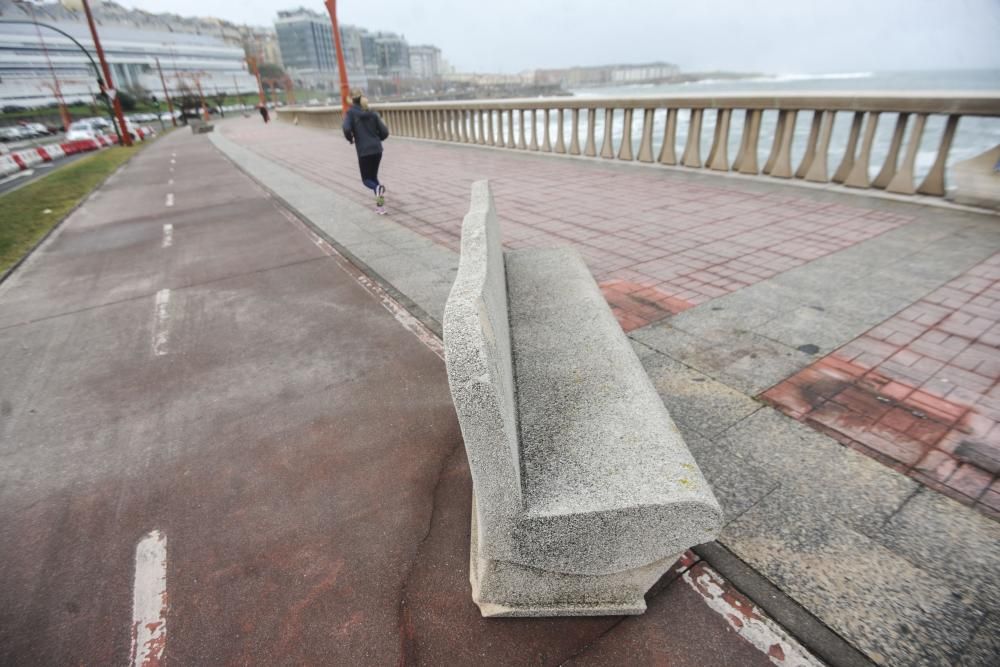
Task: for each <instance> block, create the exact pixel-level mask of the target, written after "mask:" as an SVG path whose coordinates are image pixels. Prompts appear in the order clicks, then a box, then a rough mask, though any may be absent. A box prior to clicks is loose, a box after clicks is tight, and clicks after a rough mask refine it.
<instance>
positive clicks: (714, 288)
mask: <svg viewBox="0 0 1000 667" xmlns="http://www.w3.org/2000/svg"><path fill="white" fill-rule="evenodd" d="M262 129H263V128H262V127H261V126H260V125H252V124H245V125H242V126H240V127H227V128H226V132H227V135H228V136H231V137H232V138H233V139H235V140H236V141H239V142H243V143H246V144H248V145H251V146H252V148H253V150H254V151H256V152H257V153H259V154H260V155H262V156H265V157H267V158H268V159H269V160H272V161H274V162H276V163H278V164H281V165H283V166H285V167H287V168H289V169H291V170H293V171H295V172H297V173H299V174H301V175H302V176H304V177H306V178H308V179H310V180H313V181H315V182H317V183H319V184H322V185H324V186H326V187H329V188H331V189H332V190H334V191H336V192H338V193H340V194H342V195H343V196H345V197H347V198H350V199H351V200H353V201H355V202H357V203H358V204H360V205H363V206H369V205H370V204H371V197H370V196H369V194H368V191H367V190H365V189H364V188H363V187H361V186H360V183H359V181H358V175H357V165H356V162H355V161H354V159H353V155H352V152H351V151H352V148H351V147H350V146H349V145H348V144H347V143H346V142H345V141H343V139H342V137H341V136H339V134H338V133H336V132H318V131H313V130H305V131H303V130H300V129H299V128H295V127H292V126H290V125H287V124H284V123H280V122H279V123H274V124H272V125H270V126H269V127H268V128H267V132H266V133H265V132H262ZM580 166H581V163H580V161H576V160H545V161H541V160H531V159H525V156H524V155H516V154H511V153H510V152H506V151H496V150H458V151H456V150H455V147H453V146H440V145H436V144H433V143H429V142H415V141H405V140H404V141H395V142H390V144H389V148H388V150H387V152H386V157H385V159H384V162H383V167H382V172H381V176H382V180H383V181H384V182H385V183H386V184H387V187H388V188H389V196H388V199H389V210H390V214H391V216H392V219H393V220H394V221H395V222H397V223H399V224H400V225H403V226H405V227H407V228H410V229H412V230H413V231H415V232H417V233H419V234H421V235H423V236H425V237H427V238H429V239H431V240H433V241H434V242H436V243H438V244H440V245H442V246H445V247H447V248H450V249H451V250H454V251H456V252H457V250H458V242H459V230H460V221H461V219H462V217H463V216H464V215H465V212H466V210H467V208H468V197H469V184H470V183H471V182H472V181H473V180H475V179H478V178H486V177H488V178H490V179H491V182H492V185H493V189H494V194H495V196H496V199H497V202H498V205H497V206H498V214H499V216H500V218H501V224H502V227H503V231H504V236H505V245H506V246H507V247H509V248H512V249H513V248H524V247H537V246H549V245H567V244H568V245H572V246H574V247H575V248H577V250H579V252H580V253H581V254H582V255H583V256H584V257H585V258H586V260H587V264H588V266H589V267H590V269H591V271H592V272H593V273H594V276H595V278H596V279H597V281H598V283H599V284H600V285H601V288H602V290H603V291H604V294H605V296H606V298H607V300H608V302H609V304H610V305H611V307H612V310H613V311H614V312H615V314H616V316H617V317H618V319H619V322H620V323H621V325H622V327H623V328H624V329H625V330H626V331H632V330H635V329H638V328H640V327H643V326H646V325H648V324H650V323H652V322H656V321H660V320H663V319H665V318H668V317H669V316H670V315H672V314H676V313H679V312H682V311H684V310H687V309H688V308H691V307H693V306H697V305H700V304H703V303H705V302H707V301H709V300H711V299H713V298H715V297H719V296H722V295H725V294H729V293H732V292H735V291H738V290H740V289H742V288H744V287H747V286H748V285H752V284H755V283H759V282H761V281H766V280H767V279H769V278H773V277H774V276H776V275H779V274H781V273H784V272H787V271H788V270H790V269H794V268H796V267H800V266H803V265H806V264H808V263H810V262H812V261H814V260H816V259H819V258H821V257H824V256H828V255H830V254H832V253H836V252H838V251H842V250H844V249H846V248H849V247H852V246H855V245H856V244H859V243H861V242H863V241H866V240H869V239H872V238H875V237H877V236H879V235H881V234H884V233H885V232H888V231H890V230H892V229H896V228H898V227H900V226H903V225H906V224H908V223H911V222H913V221H914V220H915V218H914V216H912V215H908V214H906V213H900V212H896V211H885V210H879V209H873V208H871V207H870V206H867V205H866V203H865V202H866V200H864V199H857V201H856V202H850V203H843V202H840V201H824V200H817V199H815V198H810V197H807V196H797V195H794V194H792V195H790V194H786V193H774V192H767V191H758V190H754V189H752V188H749V187H745V186H743V187H741V186H742V183H734V182H730V181H724V180H720V181H719V182H718V184H717V185H708V184H703V183H698V184H691V183H687V182H684V181H681V180H678V181H669V180H666V181H665V180H664V179H663V178H662V177H661V175H660V174H657V173H655V172H653V173H651V172H650V170H646V169H636V170H628V171H622V170H620V169H617V170H610V169H600V168H590V169H581V168H580ZM589 166H591V165H589V164H588V167H589ZM553 184H555V185H553ZM998 266H1000V259H997V257H993V258H991V259H988V260H986V261H985V262H983V264H982V265H981V266H977V267H975V268H973V269H970V270H969V271H968V272H967V273H966V274H963V275H961V276H959V277H957V278H955V279H954V280H953V281H952V282H950V283H948V284H947V285H945V286H942V287H941V288H939V289H938V290H937V291H935V292H933V293H931V294H928V295H927V296H926V297H924V298H923V299H921V300H920V301H918V302H917V303H914V304H913V305H912V306H910V307H909V308H907V309H906V310H903V311H902V312H899V313H898V314H897V315H895V316H893V317H891V318H890V319H889V320H887V321H886V322H884V323H883V324H881V325H879V326H878V327H875V328H874V329H872V330H871V331H869V332H867V333H866V334H864V335H862V336H861V337H859V338H858V339H857V340H854V341H851V342H850V343H848V344H847V345H845V346H844V347H842V348H840V349H838V350H837V351H836V352H835V353H834V354H832V355H830V357H828V358H827V359H823V360H822V361H820V362H818V363H817V364H815V366H813V367H810V368H808V369H806V370H803V371H802V373H801V374H798V375H795V376H794V377H793V378H790V379H789V380H788V381H787V382H785V383H783V384H781V385H779V386H776V387H774V388H773V389H771V390H770V391H768V392H766V393H765V394H764V396H763V398H765V399H766V400H768V401H769V402H771V403H773V404H775V405H776V406H778V407H780V408H781V409H783V410H784V411H785V412H786V413H788V414H790V415H792V416H795V417H796V418H799V419H802V420H805V421H807V422H808V423H810V424H812V425H814V426H817V427H819V428H821V429H823V430H825V431H827V432H831V433H833V434H835V436H836V437H837V438H838V439H840V440H841V441H842V442H844V443H845V444H849V445H850V446H853V447H856V448H858V449H859V450H861V451H864V452H865V453H868V454H870V455H873V456H875V457H876V458H878V459H879V460H881V461H883V462H885V463H888V464H889V465H892V466H893V467H895V468H897V469H899V470H901V471H904V472H906V473H908V474H910V475H912V476H913V477H914V478H916V479H918V480H920V481H921V482H923V483H925V484H927V485H928V486H931V487H932V488H935V489H938V490H941V491H944V492H946V493H948V494H949V495H951V496H952V497H954V498H956V499H958V500H960V501H961V502H964V503H967V504H975V505H977V507H979V508H980V509H982V510H983V511H985V512H986V513H988V514H990V515H993V516H996V515H998V514H1000V481H998V480H997V478H996V473H997V472H998V470H1000V426H997V422H998V421H1000V389H998V388H997V380H998V378H1000V351H998V347H997V346H998V344H1000V301H997V299H1000V295H998V294H997V292H998V289H1000V288H998V287H997V279H998V268H997V267H998ZM845 362H853V364H851V363H845ZM889 380H895V382H894V383H893V384H891V385H887V383H888V381H889ZM827 399H831V400H827Z"/></svg>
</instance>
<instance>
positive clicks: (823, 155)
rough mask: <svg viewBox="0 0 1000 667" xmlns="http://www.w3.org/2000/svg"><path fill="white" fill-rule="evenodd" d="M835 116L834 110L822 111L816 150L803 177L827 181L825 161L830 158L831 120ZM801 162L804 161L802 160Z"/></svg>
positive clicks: (810, 179)
mask: <svg viewBox="0 0 1000 667" xmlns="http://www.w3.org/2000/svg"><path fill="white" fill-rule="evenodd" d="M836 118H837V113H836V112H835V111H824V112H823V113H822V118H821V120H820V129H819V142H818V144H817V145H816V152H815V154H814V155H813V156H812V158H811V159H810V160H809V167H808V168H807V169H806V173H805V176H804V177H803V178H805V179H806V180H807V181H812V182H814V183H829V182H830V176H829V175H828V174H827V171H826V169H827V162H829V159H830V137H832V136H833V122H834V120H836ZM803 163H805V161H804V160H803Z"/></svg>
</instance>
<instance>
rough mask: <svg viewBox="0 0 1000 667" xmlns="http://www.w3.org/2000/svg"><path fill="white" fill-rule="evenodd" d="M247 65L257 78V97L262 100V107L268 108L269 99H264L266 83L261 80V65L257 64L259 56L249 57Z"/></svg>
mask: <svg viewBox="0 0 1000 667" xmlns="http://www.w3.org/2000/svg"><path fill="white" fill-rule="evenodd" d="M247 65H249V66H250V69H251V70H252V71H253V75H254V76H255V77H256V78H257V96H258V97H259V98H260V105H261V106H262V107H263V106H267V98H266V97H264V82H263V81H261V80H260V64H259V63H258V62H257V56H247Z"/></svg>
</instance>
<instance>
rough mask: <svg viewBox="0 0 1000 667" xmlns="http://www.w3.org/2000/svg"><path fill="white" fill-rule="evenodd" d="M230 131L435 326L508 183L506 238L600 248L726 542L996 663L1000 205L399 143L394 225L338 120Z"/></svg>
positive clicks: (392, 188)
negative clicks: (491, 205)
mask: <svg viewBox="0 0 1000 667" xmlns="http://www.w3.org/2000/svg"><path fill="white" fill-rule="evenodd" d="M209 138H210V140H211V141H212V142H213V143H214V144H215V145H216V146H217V147H218V148H219V149H220V150H222V151H223V152H224V153H226V154H227V155H228V156H229V157H230V158H231V159H233V160H234V161H235V162H236V163H237V164H239V165H240V166H241V167H242V168H243V169H244V170H246V171H247V172H248V173H250V174H251V175H253V176H254V177H255V178H256V179H258V180H259V181H260V182H261V183H262V184H264V185H265V186H266V187H267V188H269V189H270V190H271V191H272V192H273V193H275V194H276V195H277V196H279V197H281V198H282V199H283V200H284V201H285V202H286V203H288V204H289V205H291V206H292V207H293V208H294V209H296V210H297V211H298V213H299V214H300V215H301V216H302V217H303V218H304V219H306V220H308V221H309V222H310V223H311V224H312V225H313V226H314V228H315V229H316V230H317V232H318V233H320V234H322V235H324V236H325V237H326V238H327V239H328V240H330V241H331V242H333V243H334V244H335V245H337V246H338V247H339V248H340V249H341V251H343V252H345V253H347V254H348V255H349V256H350V257H351V258H352V261H354V262H355V263H356V264H357V265H358V266H362V267H363V268H364V270H365V271H366V272H368V275H371V276H373V277H374V278H376V280H378V281H379V282H380V283H382V284H384V285H387V286H389V287H388V289H392V290H395V294H396V296H397V298H398V299H400V300H401V302H402V303H404V304H406V305H407V307H408V308H410V309H411V312H414V313H415V314H416V315H417V316H418V317H419V318H421V319H422V320H423V321H425V322H426V323H427V324H428V326H430V327H431V328H432V329H435V330H437V331H440V319H441V317H442V313H443V308H444V302H445V299H446V298H447V294H448V290H449V289H450V286H451V283H452V281H453V278H454V272H455V269H456V266H457V253H456V251H457V249H458V247H457V240H458V234H459V229H460V223H461V220H462V218H463V216H464V215H465V213H466V210H467V207H468V196H469V195H468V193H469V186H470V184H471V182H472V181H473V180H475V179H479V178H489V179H490V180H491V182H492V183H493V185H494V191H495V195H496V200H497V207H498V210H499V214H500V216H501V218H502V224H503V228H504V232H505V235H506V243H507V245H508V247H529V246H542V245H555V244H571V245H573V246H575V247H576V248H577V249H579V250H580V252H581V253H582V254H583V255H584V256H585V257H586V258H587V261H588V264H589V266H590V267H591V269H592V270H593V272H594V274H595V276H596V277H597V279H598V280H599V281H600V282H601V283H602V285H603V287H604V291H605V294H606V296H607V297H608V300H609V301H610V303H611V305H612V307H613V308H614V309H615V311H616V312H617V314H618V317H619V320H620V321H621V323H622V325H623V327H624V328H626V329H628V330H629V336H630V338H631V339H632V341H633V344H634V346H635V349H636V352H637V353H638V354H639V356H640V359H641V361H642V363H643V365H644V367H645V369H646V371H647V373H648V374H649V377H650V379H651V380H652V382H653V383H654V385H655V387H656V389H657V390H658V392H659V394H660V396H661V398H662V399H663V401H664V404H665V405H666V406H667V408H668V409H669V410H670V413H671V415H672V416H673V418H674V420H675V422H676V423H677V426H678V428H679V429H680V431H681V433H682V434H683V435H684V438H685V440H686V442H687V443H688V446H689V448H690V449H691V452H692V453H693V454H694V456H695V458H696V459H697V460H698V463H699V465H700V466H701V468H702V471H703V472H704V473H705V475H706V477H707V479H708V481H709V482H710V483H711V484H712V487H713V489H714V491H715V493H716V495H717V497H718V498H719V501H720V503H721V505H722V506H723V510H724V512H725V515H726V519H725V527H724V529H723V531H722V534H721V535H720V536H719V539H718V543H719V545H721V546H722V547H724V548H725V549H727V550H729V551H730V552H732V553H733V554H734V555H735V556H736V557H738V558H739V559H740V560H741V561H742V562H743V563H745V564H747V565H749V566H750V567H752V568H753V569H755V570H756V571H757V572H759V573H760V574H761V575H763V576H764V577H765V578H766V579H767V580H768V581H769V582H771V583H772V584H773V585H775V586H777V587H778V588H779V589H781V591H783V592H784V593H785V594H787V595H788V596H790V597H791V598H792V599H793V600H794V601H795V603H797V605H801V607H802V608H804V609H805V610H808V612H809V613H810V614H812V615H813V616H814V617H816V618H817V619H819V621H820V622H821V623H822V624H824V625H825V626H827V627H828V628H830V629H832V630H833V631H834V632H836V633H837V634H839V635H840V636H841V637H842V638H844V639H846V640H847V641H848V642H849V643H850V644H851V645H853V646H854V647H855V648H857V649H858V650H860V651H863V652H864V653H865V654H866V655H867V656H868V658H870V659H871V660H872V661H874V662H876V663H878V664H885V665H965V666H971V665H990V666H992V665H996V664H1000V644H998V640H997V638H998V637H1000V522H998V521H996V517H995V515H993V514H992V512H991V503H992V502H993V500H994V497H993V496H992V495H991V493H992V491H991V490H988V489H987V488H986V487H985V486H983V485H984V484H985V483H987V479H988V484H993V483H994V478H993V477H994V476H993V474H992V473H990V472H989V471H990V466H991V465H992V464H991V460H992V459H993V458H996V453H997V450H998V446H997V444H998V443H997V441H996V433H995V431H993V430H992V426H990V425H989V424H988V423H987V422H986V421H985V419H984V418H986V419H994V420H995V413H991V412H990V410H995V405H994V404H992V403H991V402H990V401H991V400H993V399H995V398H996V395H995V393H993V394H992V395H991V392H995V382H996V379H997V376H998V370H997V369H996V368H995V367H993V366H991V364H995V362H996V360H997V354H998V352H997V348H996V345H997V342H996V341H995V339H994V338H993V337H992V336H993V334H991V329H992V328H994V327H995V325H996V320H997V319H998V316H1000V313H997V312H995V311H997V310H1000V309H997V308H995V307H993V306H994V304H993V303H992V302H991V301H990V300H991V299H994V298H995V296H992V292H991V291H990V290H991V289H995V281H996V275H995V271H996V261H997V260H996V255H997V253H998V252H1000V218H998V217H997V216H994V215H984V214H980V213H973V212H963V211H957V210H954V209H946V208H940V207H931V206H926V205H922V204H920V203H908V202H897V201H888V200H885V199H878V198H873V197H867V196H856V195H853V194H846V193H842V192H831V191H824V190H820V189H814V188H800V187H792V186H789V185H786V184H784V183H783V182H781V181H779V180H778V179H768V178H736V177H732V178H730V177H723V176H719V175H716V174H712V173H710V172H705V171H695V170H681V169H667V168H660V167H656V166H640V165H626V164H622V163H620V162H618V161H614V160H609V161H603V160H585V159H572V158H560V157H554V156H540V155H534V154H531V153H528V152H521V151H510V150H491V149H485V148H480V147H475V146H462V145H455V144H438V143H433V142H422V141H416V140H404V139H390V141H389V143H388V145H387V152H386V156H385V160H384V165H383V173H382V176H383V180H384V181H385V182H386V184H387V186H388V187H389V212H390V214H389V215H388V216H384V217H381V216H377V215H375V214H374V212H373V211H372V202H371V201H370V199H369V196H368V195H367V193H366V192H365V191H364V190H363V189H362V187H361V186H360V183H359V182H358V176H357V172H356V166H355V165H356V161H355V157H354V155H353V148H352V147H351V146H349V145H348V144H347V143H346V142H344V141H343V139H342V138H341V137H340V136H339V135H338V133H336V132H334V131H330V130H320V129H314V128H304V127H294V126H291V125H287V124H283V123H282V122H278V123H273V124H271V125H270V126H267V127H265V126H264V125H263V124H262V123H260V122H259V120H254V119H252V120H246V121H244V120H236V121H226V122H224V123H220V124H219V125H218V126H217V131H216V132H215V133H213V134H212V135H209ZM708 272H711V274H712V275H711V276H710V275H708ZM987 282H992V283H994V286H992V287H991V286H990V285H988V284H986V283H987ZM914 323H915V324H914ZM942 335H945V336H947V337H944V338H943V337H942ZM959 346H960V347H961V348H962V349H958V347H959ZM951 352H954V354H952V355H951V356H950V357H948V358H947V359H944V358H942V357H944V356H946V355H947V354H951ZM914 354H916V355H920V357H921V359H924V361H920V360H918V359H917V358H916V357H915V356H913V355H914ZM879 355H881V356H879ZM848 362H850V363H848ZM938 363H940V364H941V365H940V367H939V368H935V364H938ZM862 369H864V371H865V372H862ZM959 371H961V372H959ZM793 380H794V382H795V383H796V384H793V383H792V381H793ZM944 380H947V381H948V382H947V383H945V382H944ZM890 383H891V384H890ZM945 387H947V388H948V393H947V394H944V395H943V392H944V390H945ZM904 393H905V395H904ZM772 406H774V407H772ZM955 406H960V407H955ZM782 411H784V412H785V413H786V414H782ZM890 413H891V415H892V416H887V415H890ZM833 416H836V417H838V419H833V418H832V417H833ZM987 427H989V428H987ZM874 435H878V436H879V437H880V438H882V440H878V441H877V440H875V439H874V437H873V436H874ZM831 436H832V437H831ZM862 438H864V439H862ZM883 441H884V442H883ZM916 442H919V443H920V444H916ZM873 443H877V444H879V447H873V446H872V444H873ZM844 444H847V445H849V446H844ZM862 451H863V452H865V454H867V455H865V454H862V453H859V452H862ZM945 457H947V458H945ZM935 460H936V463H935ZM949 460H950V461H951V463H948V461H949ZM942 462H944V463H942ZM885 463H889V464H891V465H888V466H887V465H884V464H885ZM931 465H938V466H940V468H939V470H938V471H937V472H935V473H933V474H931V473H928V472H927V469H928V466H931ZM949 467H952V468H953V470H952V471H950V473H949V470H948V468H949ZM901 472H905V473H906V474H900V473H901ZM981 473H986V474H981ZM949 474H950V475H951V476H950V477H947V481H950V482H953V486H951V487H947V486H946V485H945V486H942V484H943V482H938V483H936V484H935V482H937V480H938V479H941V478H944V477H945V476H946V475H949ZM907 475H908V476H907ZM934 475H936V476H934ZM969 480H972V481H969ZM932 489H939V490H945V491H948V493H949V494H951V495H952V497H953V498H956V499H961V500H962V501H964V503H965V504H966V505H972V504H973V503H974V502H975V505H974V507H975V509H973V507H968V506H965V505H963V504H961V503H959V502H955V501H954V500H953V499H952V498H949V497H946V495H944V494H942V493H938V492H936V491H935V490H932ZM959 493H960V494H961V496H959V495H957V494H959ZM755 599H757V598H755ZM776 620H779V622H780V621H781V619H776ZM786 627H790V626H788V625H787V624H786Z"/></svg>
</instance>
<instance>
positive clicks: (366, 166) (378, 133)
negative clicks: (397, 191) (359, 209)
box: [344, 88, 389, 215]
mask: <svg viewBox="0 0 1000 667" xmlns="http://www.w3.org/2000/svg"><path fill="white" fill-rule="evenodd" d="M351 101H352V102H354V104H353V106H351V108H350V109H348V110H347V115H346V116H344V137H345V138H346V139H347V141H348V142H349V143H352V144H354V148H355V150H357V152H358V167H359V168H360V169H361V182H362V183H364V184H365V187H366V188H370V189H371V190H372V192H374V193H375V212H376V213H378V214H379V215H385V186H384V185H382V184H381V183H379V180H378V166H379V163H380V162H381V161H382V142H383V141H385V140H386V139H387V138H388V137H389V128H387V127H386V126H385V123H384V122H382V119H381V118H379V115H378V114H377V113H375V112H374V111H371V110H369V109H368V99H367V98H366V97H365V95H364V92H363V91H361V90H359V89H357V88H355V89H354V90H352V91H351Z"/></svg>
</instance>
